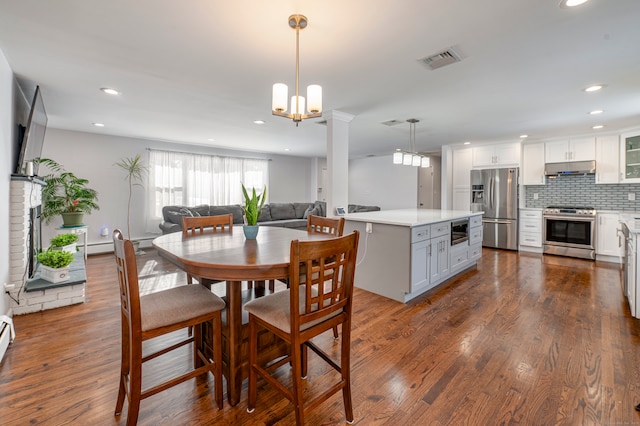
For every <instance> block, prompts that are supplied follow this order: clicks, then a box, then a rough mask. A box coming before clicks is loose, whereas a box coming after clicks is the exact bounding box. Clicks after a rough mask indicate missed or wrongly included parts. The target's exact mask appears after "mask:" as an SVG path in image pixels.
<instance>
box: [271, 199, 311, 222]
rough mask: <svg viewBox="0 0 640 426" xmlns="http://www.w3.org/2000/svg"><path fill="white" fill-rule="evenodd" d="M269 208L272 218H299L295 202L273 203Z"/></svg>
mask: <svg viewBox="0 0 640 426" xmlns="http://www.w3.org/2000/svg"><path fill="white" fill-rule="evenodd" d="M269 210H270V211H271V219H272V220H283V219H297V216H296V210H295V209H294V208H293V203H271V204H269ZM303 213H304V210H303Z"/></svg>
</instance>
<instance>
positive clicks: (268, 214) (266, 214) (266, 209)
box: [258, 204, 272, 222]
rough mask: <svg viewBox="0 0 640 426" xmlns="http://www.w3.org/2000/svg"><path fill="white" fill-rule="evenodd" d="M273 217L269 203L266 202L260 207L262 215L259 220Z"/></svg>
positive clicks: (267, 219) (266, 220) (262, 220)
mask: <svg viewBox="0 0 640 426" xmlns="http://www.w3.org/2000/svg"><path fill="white" fill-rule="evenodd" d="M270 220H272V219H271V210H270V209H269V205H268V204H265V205H264V206H262V208H261V209H260V216H258V222H268V221H270Z"/></svg>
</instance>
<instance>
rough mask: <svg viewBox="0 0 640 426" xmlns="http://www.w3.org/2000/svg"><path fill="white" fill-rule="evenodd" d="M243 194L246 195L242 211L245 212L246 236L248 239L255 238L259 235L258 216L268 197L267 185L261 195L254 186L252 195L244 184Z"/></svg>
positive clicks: (244, 228) (244, 229)
mask: <svg viewBox="0 0 640 426" xmlns="http://www.w3.org/2000/svg"><path fill="white" fill-rule="evenodd" d="M242 194H243V195H244V206H242V211H243V212H244V227H243V228H242V230H243V231H244V236H245V238H246V239H248V240H255V239H256V237H257V235H258V229H259V228H258V217H259V216H260V210H261V209H262V206H263V205H264V200H265V199H266V198H267V187H266V185H265V187H264V190H263V191H262V194H261V195H257V194H256V189H255V188H253V190H252V192H251V197H249V193H248V192H247V189H246V188H245V187H244V184H242Z"/></svg>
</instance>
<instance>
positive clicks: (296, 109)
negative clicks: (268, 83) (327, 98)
mask: <svg viewBox="0 0 640 426" xmlns="http://www.w3.org/2000/svg"><path fill="white" fill-rule="evenodd" d="M308 22H309V21H308V20H307V18H306V17H305V16H303V15H291V16H289V26H290V27H291V28H293V29H294V30H296V94H295V95H294V96H292V97H291V109H290V112H289V113H288V114H287V112H286V111H287V101H288V97H289V93H288V92H289V88H288V87H287V85H286V84H283V83H276V84H274V85H273V97H272V100H271V112H272V114H273V115H277V116H279V117H285V118H289V119H292V120H293V122H294V123H296V126H297V125H298V123H300V122H301V121H302V120H304V119H307V118H316V117H322V87H321V86H319V85H317V84H312V85H310V86H308V87H307V99H306V107H307V111H308V113H305V98H304V97H303V96H300V95H299V91H298V86H299V83H300V30H303V29H305V28H306V27H307V24H308Z"/></svg>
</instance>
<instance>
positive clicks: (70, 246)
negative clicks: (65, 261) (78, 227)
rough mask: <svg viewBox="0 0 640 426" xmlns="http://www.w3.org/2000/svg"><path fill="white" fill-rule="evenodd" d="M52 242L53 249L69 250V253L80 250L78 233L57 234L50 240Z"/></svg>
mask: <svg viewBox="0 0 640 426" xmlns="http://www.w3.org/2000/svg"><path fill="white" fill-rule="evenodd" d="M50 243H51V248H52V249H53V250H62V251H68V252H69V253H75V252H76V251H78V247H77V244H78V236H77V235H76V234H71V233H68V234H60V235H56V236H55V237H53V238H52V239H51V240H50Z"/></svg>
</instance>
